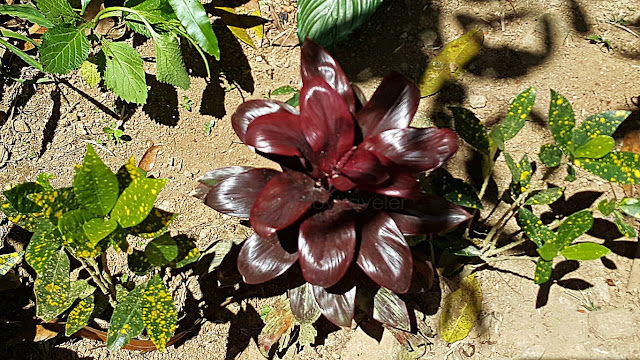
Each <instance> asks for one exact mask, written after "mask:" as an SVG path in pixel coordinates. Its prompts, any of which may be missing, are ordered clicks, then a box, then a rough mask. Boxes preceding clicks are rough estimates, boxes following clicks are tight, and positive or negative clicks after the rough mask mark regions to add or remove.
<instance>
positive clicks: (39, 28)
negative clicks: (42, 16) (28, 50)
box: [29, 24, 47, 35]
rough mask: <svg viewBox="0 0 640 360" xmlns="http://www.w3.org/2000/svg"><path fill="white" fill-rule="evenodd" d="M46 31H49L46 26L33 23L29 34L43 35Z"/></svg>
mask: <svg viewBox="0 0 640 360" xmlns="http://www.w3.org/2000/svg"><path fill="white" fill-rule="evenodd" d="M46 31H47V28H46V27H42V26H40V25H38V24H33V26H31V27H30V28H29V35H42V34H44V33H45V32H46Z"/></svg>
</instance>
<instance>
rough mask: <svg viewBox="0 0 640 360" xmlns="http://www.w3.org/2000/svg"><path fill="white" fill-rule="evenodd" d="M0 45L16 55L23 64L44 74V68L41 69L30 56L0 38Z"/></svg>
mask: <svg viewBox="0 0 640 360" xmlns="http://www.w3.org/2000/svg"><path fill="white" fill-rule="evenodd" d="M0 45H2V46H4V47H5V48H7V49H9V50H11V52H13V53H14V54H16V55H17V56H18V57H19V58H20V59H22V60H23V61H24V62H25V63H27V65H30V66H33V67H34V68H36V69H38V70H40V71H43V72H44V68H43V67H42V65H41V64H40V63H39V62H37V61H35V60H34V59H33V58H32V57H31V56H29V55H27V54H26V53H25V52H24V51H22V50H20V49H18V48H17V47H15V46H13V45H11V44H9V43H8V42H6V41H5V40H4V39H2V38H0Z"/></svg>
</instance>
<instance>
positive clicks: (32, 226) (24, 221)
mask: <svg viewBox="0 0 640 360" xmlns="http://www.w3.org/2000/svg"><path fill="white" fill-rule="evenodd" d="M1 208H2V212H3V213H4V214H5V215H6V216H7V219H9V221H11V222H12V223H15V224H16V225H18V226H20V227H21V228H23V229H25V230H27V231H35V230H36V228H37V227H38V226H39V225H40V224H41V223H42V222H43V221H44V215H43V214H42V212H39V213H34V214H21V213H19V212H18V211H17V210H16V209H14V208H13V206H11V204H10V203H9V202H8V201H5V202H3V203H2V205H1Z"/></svg>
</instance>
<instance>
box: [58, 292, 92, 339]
mask: <svg viewBox="0 0 640 360" xmlns="http://www.w3.org/2000/svg"><path fill="white" fill-rule="evenodd" d="M94 308H95V303H94V298H93V295H89V296H87V297H86V298H84V299H82V300H80V302H79V303H78V304H77V305H76V306H74V307H73V309H71V311H70V312H69V316H67V323H66V324H65V326H64V333H65V335H66V336H71V335H73V334H75V333H76V331H78V330H80V329H82V328H83V327H85V326H87V325H89V321H90V320H91V314H92V313H93V309H94Z"/></svg>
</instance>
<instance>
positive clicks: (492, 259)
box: [481, 255, 538, 263]
mask: <svg viewBox="0 0 640 360" xmlns="http://www.w3.org/2000/svg"><path fill="white" fill-rule="evenodd" d="M481 259H482V260H484V261H485V262H487V263H490V262H498V261H507V260H527V261H537V260H538V256H527V255H522V256H512V255H505V256H496V257H488V258H487V257H481Z"/></svg>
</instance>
